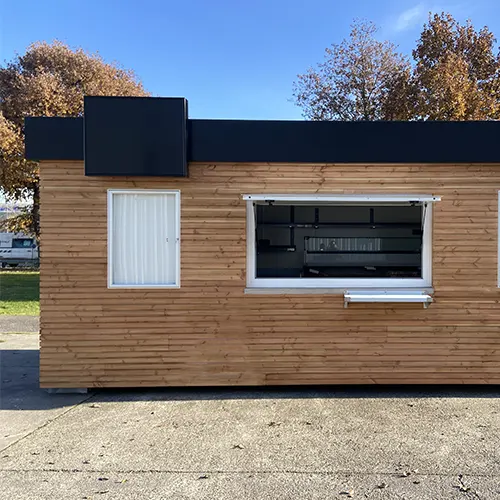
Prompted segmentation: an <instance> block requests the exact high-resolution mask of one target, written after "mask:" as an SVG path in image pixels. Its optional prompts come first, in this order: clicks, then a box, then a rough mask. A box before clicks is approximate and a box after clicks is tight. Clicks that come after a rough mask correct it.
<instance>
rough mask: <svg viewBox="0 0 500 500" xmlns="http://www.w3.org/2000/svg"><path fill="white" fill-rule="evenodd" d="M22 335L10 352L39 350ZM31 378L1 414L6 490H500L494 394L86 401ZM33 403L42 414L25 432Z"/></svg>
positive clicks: (12, 340) (441, 494)
mask: <svg viewBox="0 0 500 500" xmlns="http://www.w3.org/2000/svg"><path fill="white" fill-rule="evenodd" d="M19 337H22V336H14V335H12V336H9V338H7V342H4V343H0V349H3V350H4V352H9V351H11V350H26V351H31V350H35V349H31V348H28V349H21V347H24V348H26V347H29V346H28V344H29V342H33V340H30V341H25V340H23V341H21V340H19ZM26 337H31V336H26ZM5 338H6V336H0V340H2V339H5ZM18 342H27V344H23V346H20V345H18ZM35 345H36V344H35V343H34V342H33V345H32V346H31V347H32V348H34V347H35ZM12 356H14V355H12ZM3 359H5V358H4V357H3V355H2V360H3ZM18 359H19V361H17V360H18ZM22 359H23V356H22V355H21V358H16V364H18V365H20V366H22V365H23V363H22ZM29 373H31V372H29ZM3 378H4V377H3V371H2V379H3ZM32 378H33V374H31V375H27V376H26V377H24V380H25V382H22V381H18V384H19V385H18V386H17V389H16V392H17V393H18V394H22V393H23V391H24V389H23V384H27V386H28V390H31V391H32V393H31V396H29V397H27V398H26V399H24V400H23V399H22V400H23V401H24V402H23V403H22V404H21V403H18V407H19V409H21V410H22V409H23V408H26V410H22V411H19V410H16V409H15V408H13V406H14V404H13V403H12V402H11V403H8V408H7V409H4V408H3V407H2V411H1V412H0V415H1V418H0V426H1V427H0V432H1V436H3V434H4V433H6V432H7V433H11V434H13V435H15V438H14V439H13V440H11V441H10V442H9V443H10V445H9V443H7V446H6V445H5V443H4V444H3V450H2V451H0V481H1V484H2V488H1V492H2V493H0V496H1V495H2V494H4V495H5V497H6V498H16V499H35V498H36V499H45V498H47V499H48V498H51V499H67V498H105V499H115V498H116V499H118V498H131V499H135V498H137V499H149V498H151V499H160V498H165V499H178V500H180V499H184V500H185V499H226V498H227V499H258V498H266V499H324V498H328V499H335V498H339V499H342V498H373V499H403V498H406V499H408V500H410V499H414V500H426V499H447V498H450V499H461V498H463V499H469V498H470V499H481V500H486V499H498V498H500V400H499V399H498V395H499V394H498V390H497V389H495V388H481V389H477V388H471V389H463V388H452V389H447V390H443V389H424V390H422V389H416V388H414V389H387V388H386V389H383V388H377V387H375V388H370V389H356V388H351V389H347V388H345V389H341V390H337V389H332V388H324V389H318V388H301V389H283V390H273V389H261V390H258V389H255V390H254V389H252V390H248V389H238V390H234V389H214V390H210V389H203V390H198V389H186V390H172V389H169V390H127V391H100V392H98V393H93V394H92V393H91V394H89V395H87V396H85V395H78V396H74V395H60V394H56V395H48V394H46V393H43V395H41V394H40V395H37V392H38V391H37V390H36V389H35V387H34V386H36V380H33V379H32ZM26 379H31V382H29V380H26ZM29 387H31V389H29ZM3 390H4V389H3V388H2V394H4V392H3ZM18 397H21V398H22V396H21V395H18ZM9 398H11V399H8V400H7V401H12V398H14V395H12V394H11V396H9ZM37 398H39V399H37ZM45 398H48V399H45ZM84 398H90V399H84ZM2 400H3V398H2ZM30 401H31V402H30ZM47 401H48V402H47ZM78 403H80V404H78ZM25 411H27V412H28V413H30V412H34V413H35V414H37V415H38V417H37V420H36V421H35V420H34V419H33V420H30V421H29V422H28V421H27V423H26V425H25V426H24V427H23V432H24V434H23V432H19V431H16V425H17V423H16V420H17V419H18V418H19V417H18V415H19V414H20V415H21V417H20V418H21V420H22V419H23V418H24V417H23V414H24V413H25ZM29 426H31V427H30V429H31V430H30V432H26V430H27V427H29ZM11 429H14V431H12V430H11Z"/></svg>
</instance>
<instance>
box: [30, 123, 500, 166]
mask: <svg viewBox="0 0 500 500" xmlns="http://www.w3.org/2000/svg"><path fill="white" fill-rule="evenodd" d="M83 128H84V127H83V118H26V122H25V130H26V158H28V159H30V160H83V158H84V143H83ZM499 135H500V122H496V121H475V122H383V121H379V122H307V121H260V120H255V121H252V120H192V119H189V120H187V161H188V162H207V163H223V162H228V163H250V162H255V163H257V162H259V163H260V162H265V163H500V148H499V147H498V145H497V138H498V136H499ZM129 175H130V174H129Z"/></svg>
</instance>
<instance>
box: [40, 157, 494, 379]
mask: <svg viewBox="0 0 500 500" xmlns="http://www.w3.org/2000/svg"><path fill="white" fill-rule="evenodd" d="M189 170H190V176H189V178H188V179H185V178H182V179H177V178H164V177H154V178H153V177H152V178H122V177H85V176H84V175H83V172H84V170H83V163H82V162H50V163H49V162H42V164H41V234H42V240H41V261H42V263H41V294H40V296H41V385H42V386H43V387H127V386H134V387H146V386H179V385H186V386H196V385H238V384H240V385H264V384H272V385H284V384H377V383H378V384H384V383H391V384H419V383H428V384H437V383H442V384H445V383H452V384H464V383H468V384H498V383H500V302H499V301H500V292H499V289H498V287H497V258H498V257H497V256H498V248H497V245H498V243H497V242H498V239H497V237H498V234H497V231H498V214H497V210H498V194H497V190H498V188H499V186H500V165H470V164H469V165H287V164H283V165H276V164H239V165H232V164H220V165H202V164H191V165H190V166H189ZM108 188H152V189H155V188H156V189H180V190H181V288H180V289H175V290H173V289H169V290H165V289H164V290H161V289H160V290H134V289H130V290H119V289H112V290H109V289H107V280H106V273H107V241H106V240H107V207H106V200H107V197H106V190H107V189H108ZM273 192H274V193H290V194H297V193H303V194H308V193H310V194H317V193H346V194H352V193H363V194H366V193H387V194H395V193H401V194H407V193H426V194H435V195H438V196H441V198H442V201H441V202H439V203H437V204H436V205H435V209H434V214H433V216H434V220H433V277H434V279H433V286H434V288H435V294H434V297H435V303H433V304H432V305H431V306H430V307H429V308H428V309H425V310H424V309H423V308H422V307H421V305H418V304H354V305H351V306H350V307H349V308H348V309H344V308H343V297H342V295H341V294H339V295H334V294H332V295H316V294H315V295H308V294H293V295H273V294H270V295H245V294H244V288H245V272H246V211H245V204H244V202H243V200H242V198H241V195H242V194H251V193H273Z"/></svg>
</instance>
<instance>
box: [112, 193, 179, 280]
mask: <svg viewBox="0 0 500 500" xmlns="http://www.w3.org/2000/svg"><path fill="white" fill-rule="evenodd" d="M115 194H173V195H174V197H175V210H176V216H175V222H176V228H175V243H176V245H177V252H176V259H175V283H167V284H154V285H142V284H141V285H127V284H124V285H122V284H115V283H113V266H112V264H113V260H112V259H113V237H112V230H113V227H112V221H113V196H114V195H115ZM107 199H108V288H180V286H181V245H180V241H181V192H180V190H179V189H108V197H107Z"/></svg>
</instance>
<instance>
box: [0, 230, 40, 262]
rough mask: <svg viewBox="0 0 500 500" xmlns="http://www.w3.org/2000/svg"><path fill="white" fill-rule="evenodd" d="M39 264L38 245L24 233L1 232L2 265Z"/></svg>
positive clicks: (0, 260)
mask: <svg viewBox="0 0 500 500" xmlns="http://www.w3.org/2000/svg"><path fill="white" fill-rule="evenodd" d="M18 265H38V245H37V243H36V241H35V239H34V238H32V237H31V236H27V235H25V234H23V233H0V266H1V267H7V266H12V267H17V266H18Z"/></svg>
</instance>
